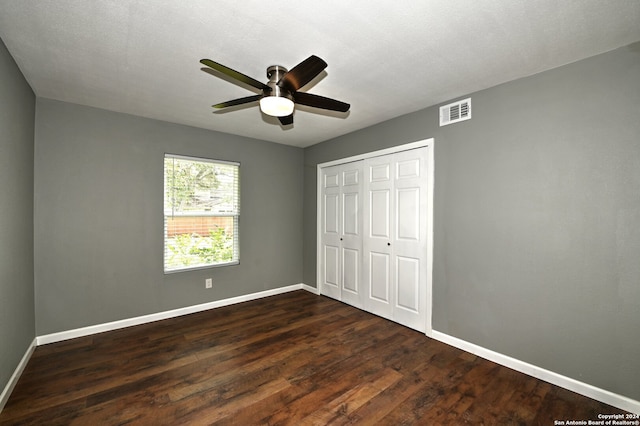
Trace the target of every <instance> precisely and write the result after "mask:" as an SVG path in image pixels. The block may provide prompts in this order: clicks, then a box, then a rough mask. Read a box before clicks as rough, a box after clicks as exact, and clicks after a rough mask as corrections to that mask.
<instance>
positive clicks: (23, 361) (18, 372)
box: [0, 339, 36, 412]
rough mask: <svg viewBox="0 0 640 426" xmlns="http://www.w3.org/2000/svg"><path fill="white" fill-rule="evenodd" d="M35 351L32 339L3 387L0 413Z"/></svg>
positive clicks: (34, 340) (0, 396)
mask: <svg viewBox="0 0 640 426" xmlns="http://www.w3.org/2000/svg"><path fill="white" fill-rule="evenodd" d="M35 349H36V339H33V342H31V345H29V347H28V348H27V351H26V352H25V353H24V355H23V357H22V359H21V360H20V363H19V364H18V366H17V367H16V369H15V371H14V372H13V374H12V375H11V377H10V378H9V382H7V385H6V386H5V387H4V390H3V391H2V393H1V394H0V412H2V409H3V408H4V406H5V405H6V403H7V401H8V400H9V396H11V392H13V388H15V387H16V384H17V383H18V379H19V378H20V376H21V375H22V372H23V371H24V368H25V367H26V366H27V363H28V362H29V359H31V355H32V354H33V351H34V350H35Z"/></svg>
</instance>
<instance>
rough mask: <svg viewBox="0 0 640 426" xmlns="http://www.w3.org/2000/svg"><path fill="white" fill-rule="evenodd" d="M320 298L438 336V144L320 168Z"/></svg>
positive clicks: (378, 153) (405, 147) (419, 144)
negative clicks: (434, 285) (434, 304)
mask: <svg viewBox="0 0 640 426" xmlns="http://www.w3.org/2000/svg"><path fill="white" fill-rule="evenodd" d="M317 191H318V212H317V215H318V225H317V231H318V250H317V264H318V277H317V278H318V283H319V284H318V285H319V290H320V294H323V295H326V296H329V297H331V298H334V299H337V300H340V301H342V302H345V303H348V304H350V305H352V306H355V307H357V308H360V309H363V310H366V311H368V312H371V313H373V314H376V315H379V316H381V317H384V318H387V319H389V320H392V321H395V322H398V323H400V324H403V325H405V326H407V327H410V328H413V329H415V330H418V331H421V332H425V333H427V334H430V332H431V275H432V259H433V253H432V248H433V228H432V224H433V139H428V140H424V141H419V142H414V143H411V144H406V145H401V146H397V147H394V148H390V149H385V150H381V151H375V152H371V153H368V154H364V155H359V156H355V157H349V158H345V159H341V160H337V161H332V162H329V163H323V164H319V165H318V189H317Z"/></svg>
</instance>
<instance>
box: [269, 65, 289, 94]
mask: <svg viewBox="0 0 640 426" xmlns="http://www.w3.org/2000/svg"><path fill="white" fill-rule="evenodd" d="M287 71H288V70H287V69H286V68H285V67H283V66H280V65H271V66H270V67H269V68H267V77H268V78H269V82H268V83H267V86H269V88H271V92H270V93H265V95H267V96H278V97H281V98H287V99H289V100H290V101H293V96H292V95H291V92H289V91H288V90H287V89H285V88H282V87H280V86H278V82H279V81H280V79H281V78H282V76H284V75H285V74H286V73H287Z"/></svg>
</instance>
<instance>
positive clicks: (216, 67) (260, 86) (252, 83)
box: [200, 59, 271, 90]
mask: <svg viewBox="0 0 640 426" xmlns="http://www.w3.org/2000/svg"><path fill="white" fill-rule="evenodd" d="M200 63H201V64H203V65H206V66H208V67H211V68H213V69H214V70H216V71H219V72H221V73H223V74H224V75H226V76H229V77H231V78H233V79H235V80H238V81H241V82H242V83H245V84H248V85H249V86H253V87H255V88H256V89H260V90H271V89H270V88H269V86H267V85H266V84H264V83H262V82H260V81H258V80H256V79H254V78H251V77H249V76H248V75H245V74H242V73H241V72H238V71H236V70H232V69H231V68H229V67H226V66H224V65H222V64H219V63H217V62H214V61H212V60H211V59H201V60H200Z"/></svg>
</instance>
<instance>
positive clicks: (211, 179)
mask: <svg viewBox="0 0 640 426" xmlns="http://www.w3.org/2000/svg"><path fill="white" fill-rule="evenodd" d="M239 219H240V164H238V163H233V162H225V161H216V160H208V159H203V158H192V157H182V156H178V155H170V154H165V157H164V271H165V272H175V271H183V270H187V269H198V268H205V267H210V266H221V265H231V264H237V263H239V261H240V250H239V247H238V246H239V239H238V222H239Z"/></svg>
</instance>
